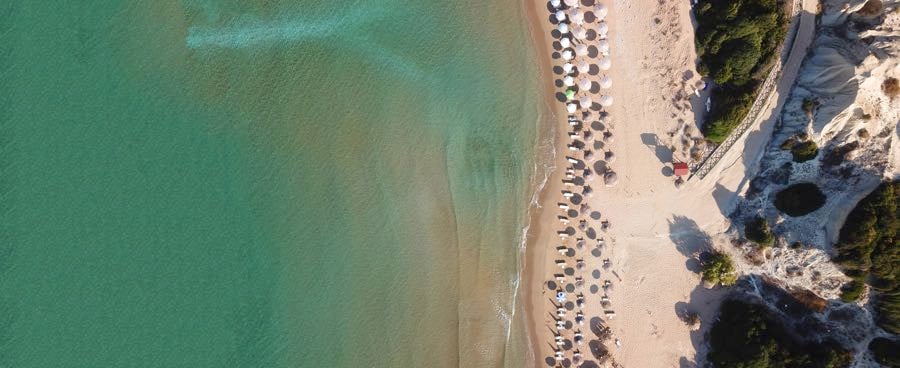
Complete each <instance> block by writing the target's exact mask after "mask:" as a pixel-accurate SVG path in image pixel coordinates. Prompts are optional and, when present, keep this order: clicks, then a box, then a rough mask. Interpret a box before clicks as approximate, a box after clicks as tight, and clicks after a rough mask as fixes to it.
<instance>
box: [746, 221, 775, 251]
mask: <svg viewBox="0 0 900 368" xmlns="http://www.w3.org/2000/svg"><path fill="white" fill-rule="evenodd" d="M744 235H746V236H747V239H749V240H750V241H752V242H754V243H756V244H759V245H761V246H763V247H770V246H772V242H773V241H774V240H775V237H773V236H772V230H770V229H769V222H768V221H766V219H764V218H762V217H760V216H757V217H756V218H754V219H753V220H750V221H747V223H745V224H744Z"/></svg>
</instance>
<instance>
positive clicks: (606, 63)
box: [599, 56, 612, 70]
mask: <svg viewBox="0 0 900 368" xmlns="http://www.w3.org/2000/svg"><path fill="white" fill-rule="evenodd" d="M599 66H600V69H601V70H609V68H611V67H612V59H610V58H609V56H604V57H603V59H600V64H599Z"/></svg>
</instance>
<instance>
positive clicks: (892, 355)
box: [869, 337, 900, 367]
mask: <svg viewBox="0 0 900 368" xmlns="http://www.w3.org/2000/svg"><path fill="white" fill-rule="evenodd" d="M869 351H871V352H872V356H873V357H875V361H876V362H878V364H881V365H883V366H885V367H900V341H897V340H891V339H886V338H884V337H879V338H876V339H872V342H870V343H869Z"/></svg>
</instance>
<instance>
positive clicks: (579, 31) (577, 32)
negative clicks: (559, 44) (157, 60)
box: [572, 26, 587, 40]
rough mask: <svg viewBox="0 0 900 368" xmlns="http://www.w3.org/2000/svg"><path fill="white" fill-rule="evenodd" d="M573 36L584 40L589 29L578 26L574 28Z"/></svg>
mask: <svg viewBox="0 0 900 368" xmlns="http://www.w3.org/2000/svg"><path fill="white" fill-rule="evenodd" d="M572 36H575V38H577V39H579V40H583V39H584V38H586V37H587V30H586V29H584V27H582V26H577V27H575V29H573V30H572Z"/></svg>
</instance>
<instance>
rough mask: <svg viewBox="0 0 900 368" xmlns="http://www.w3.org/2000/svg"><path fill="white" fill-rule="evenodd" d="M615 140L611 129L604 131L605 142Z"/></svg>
mask: <svg viewBox="0 0 900 368" xmlns="http://www.w3.org/2000/svg"><path fill="white" fill-rule="evenodd" d="M613 140H614V138H613V134H612V133H610V132H609V131H605V132H603V141H604V142H607V143H612V141H613Z"/></svg>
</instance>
